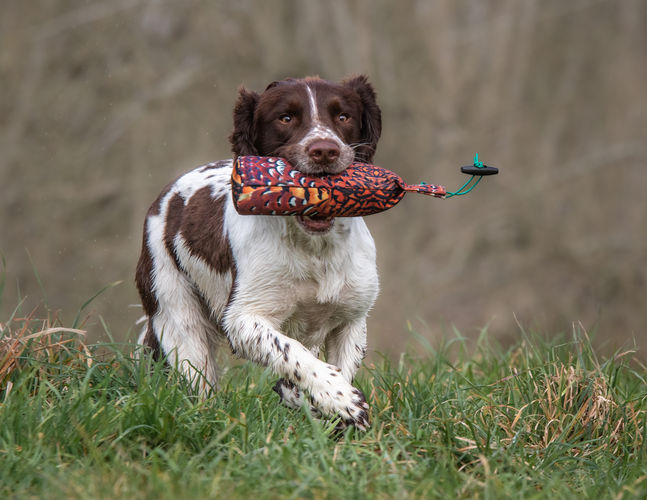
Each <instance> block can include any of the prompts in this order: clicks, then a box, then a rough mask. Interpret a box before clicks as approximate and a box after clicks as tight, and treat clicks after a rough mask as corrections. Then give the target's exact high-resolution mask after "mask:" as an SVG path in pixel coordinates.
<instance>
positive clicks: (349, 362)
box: [326, 318, 366, 383]
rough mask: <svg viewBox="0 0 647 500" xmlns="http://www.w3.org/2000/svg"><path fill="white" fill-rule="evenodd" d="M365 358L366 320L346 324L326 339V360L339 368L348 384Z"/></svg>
mask: <svg viewBox="0 0 647 500" xmlns="http://www.w3.org/2000/svg"><path fill="white" fill-rule="evenodd" d="M365 356H366V318H361V319H358V320H357V321H354V322H351V323H348V324H347V325H344V326H342V327H340V328H338V329H337V330H335V331H334V332H332V333H331V334H330V336H329V337H328V338H327V339H326V359H327V361H328V362H329V363H330V364H332V365H335V366H337V367H339V368H340V369H341V373H342V375H343V376H344V377H345V378H346V380H348V381H349V382H350V383H352V382H353V379H354V378H355V374H356V373H357V370H358V369H359V367H360V365H361V364H362V360H363V359H364V357H365Z"/></svg>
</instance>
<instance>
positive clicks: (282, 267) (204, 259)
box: [136, 76, 381, 429]
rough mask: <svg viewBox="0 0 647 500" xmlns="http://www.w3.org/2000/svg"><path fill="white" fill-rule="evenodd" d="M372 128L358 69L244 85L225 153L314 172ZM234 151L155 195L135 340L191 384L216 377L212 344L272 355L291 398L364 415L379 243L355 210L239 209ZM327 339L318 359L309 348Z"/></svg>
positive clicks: (341, 158)
mask: <svg viewBox="0 0 647 500" xmlns="http://www.w3.org/2000/svg"><path fill="white" fill-rule="evenodd" d="M380 132H381V114H380V109H379V107H378V105H377V103H376V100H375V92H374V90H373V88H372V86H371V85H370V83H368V80H367V79H366V77H365V76H358V77H354V78H351V79H349V80H346V81H344V82H342V83H339V84H337V83H332V82H328V81H325V80H322V79H319V78H305V79H298V80H296V79H288V80H283V81H280V82H274V83H272V84H270V85H269V86H268V87H267V88H266V89H265V91H264V92H263V93H262V94H257V93H255V92H250V91H248V90H246V89H244V88H241V89H240V92H239V96H238V100H237V102H236V105H235V108H234V130H233V132H232V134H231V136H230V140H231V144H232V149H233V152H234V155H235V156H242V155H262V156H281V157H284V158H286V159H287V160H288V161H289V162H290V163H292V164H293V165H294V166H295V167H296V168H298V169H299V170H300V171H302V172H304V173H307V174H311V175H323V174H332V173H338V172H341V171H343V170H344V169H346V168H347V167H348V166H349V165H350V164H351V163H352V162H353V161H365V162H370V161H371V160H372V158H373V154H374V152H375V147H376V145H377V141H378V139H379V137H380ZM231 169H232V160H225V161H219V162H216V163H209V164H208V165H204V166H201V167H198V168H197V169H195V170H192V171H191V172H188V173H187V174H185V175H183V176H181V177H180V178H179V179H177V180H176V181H175V182H173V183H172V184H170V185H169V186H167V187H166V189H164V191H163V192H162V193H161V194H160V196H159V197H158V198H157V200H155V202H154V203H153V205H152V206H151V208H150V210H149V211H148V215H147V217H146V223H145V227H144V239H143V248H142V253H141V257H140V259H139V264H138V267H137V278H136V281H137V287H138V289H139V293H140V295H141V299H142V304H143V307H144V311H145V313H146V326H145V327H144V329H143V331H142V334H141V336H140V338H139V342H140V343H141V344H144V345H147V346H149V347H150V348H151V349H152V350H153V353H154V355H155V356H156V357H159V356H162V355H164V356H167V359H168V360H169V362H170V363H172V364H177V366H178V367H179V368H180V369H181V370H182V372H183V373H185V375H186V376H187V377H189V379H191V380H192V382H193V383H195V384H196V385H197V386H198V387H199V388H200V390H201V391H203V392H204V391H206V390H207V389H209V388H213V387H215V386H216V383H217V380H216V379H217V366H216V362H215V360H216V350H217V348H218V345H219V344H220V343H221V340H222V339H225V338H226V339H227V340H228V342H229V345H230V346H231V349H232V351H233V352H234V353H235V354H236V355H237V356H240V357H243V358H246V359H249V360H252V361H255V362H257V363H260V364H261V365H263V366H269V367H271V369H272V370H273V371H274V373H276V374H277V375H278V376H280V377H281V379H280V380H279V381H278V382H277V384H276V386H275V387H274V389H275V390H276V391H277V392H278V393H279V395H280V396H281V398H282V400H283V402H284V403H285V404H287V405H288V406H291V407H299V406H300V405H302V404H303V403H304V401H306V400H305V399H304V393H307V394H308V395H309V399H308V400H307V401H309V402H310V403H311V405H312V408H313V409H314V410H316V411H318V412H320V413H321V414H323V415H325V416H334V415H339V416H340V417H341V418H342V420H343V421H344V422H345V423H347V424H350V425H354V426H356V427H358V428H361V429H364V428H366V427H367V426H368V425H369V421H368V405H367V404H366V399H365V397H364V395H363V394H362V392H361V391H359V390H358V389H356V388H355V387H353V385H352V382H353V377H354V376H355V373H356V371H357V369H358V368H359V366H360V363H361V361H362V359H363V358H364V355H365V353H366V317H367V314H368V312H369V310H370V309H371V307H372V306H373V303H374V301H375V298H376V296H377V293H378V276H377V270H376V265H375V245H374V243H373V238H372V237H371V235H370V233H369V231H368V229H367V227H366V225H365V223H364V221H363V219H361V218H359V217H353V218H340V219H323V220H322V219H310V218H308V217H304V216H299V217H272V216H241V215H239V214H238V213H237V212H236V210H235V209H234V206H233V202H232V197H231V186H230V177H231ZM321 347H325V350H326V360H327V362H324V361H322V360H320V359H319V350H320V348H321Z"/></svg>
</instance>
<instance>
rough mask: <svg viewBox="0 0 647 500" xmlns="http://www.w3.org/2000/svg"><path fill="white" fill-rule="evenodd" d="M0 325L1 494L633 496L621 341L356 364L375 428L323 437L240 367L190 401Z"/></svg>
mask: <svg viewBox="0 0 647 500" xmlns="http://www.w3.org/2000/svg"><path fill="white" fill-rule="evenodd" d="M0 328H1V330H2V333H1V334H0V497H3V498H23V497H45V498H120V497H125V498H128V497H136V498H187V499H188V498H209V497H219V498H227V497H234V498H249V497H255V498H259V499H260V498H367V497H368V498H373V497H377V498H406V497H411V498H474V497H478V498H569V497H573V498H575V497H577V498H581V497H588V498H623V497H624V498H635V497H645V496H647V460H646V450H645V440H644V437H645V419H646V412H645V410H646V409H647V408H646V407H647V403H646V402H645V396H646V395H647V386H646V385H645V380H644V377H645V375H646V374H647V370H646V369H645V367H644V366H642V365H641V364H640V363H638V362H637V361H636V360H635V359H634V355H633V353H632V352H629V353H626V354H622V353H619V354H618V355H616V356H614V357H612V358H611V359H608V360H598V359H597V357H596V355H595V353H594V351H593V349H592V347H591V344H590V342H589V340H588V338H587V336H586V335H585V334H584V333H583V332H577V331H576V332H575V333H574V335H573V337H572V338H571V339H569V340H568V341H562V342H561V343H557V342H554V341H553V342H544V341H542V340H540V339H539V338H533V337H531V336H529V335H525V334H523V333H522V334H521V335H520V341H519V344H518V345H516V346H513V347H511V348H508V349H503V348H501V347H498V346H496V345H491V343H490V341H489V340H488V337H487V336H486V335H483V336H482V337H481V339H480V340H479V341H478V342H477V343H476V345H475V346H471V347H470V348H469V349H468V348H467V346H468V343H467V341H464V340H462V339H460V338H457V339H455V340H453V341H451V342H448V343H447V345H445V346H443V347H442V348H439V349H436V350H434V349H432V348H430V347H425V348H423V349H422V351H424V352H423V353H422V354H419V355H417V356H415V357H414V356H406V355H403V356H402V357H401V359H400V361H399V362H398V363H395V364H393V363H390V362H389V361H388V360H387V359H384V360H383V361H381V362H379V363H377V364H369V365H368V366H366V367H364V368H363V369H362V371H361V373H360V376H359V380H358V385H359V387H360V388H361V389H362V390H363V391H364V393H365V394H366V395H367V397H368V400H369V403H370V404H371V418H372V427H371V429H370V430H369V431H368V432H365V433H360V432H356V431H355V430H353V429H349V430H347V431H346V432H345V433H344V434H343V435H342V436H341V437H339V438H337V439H335V438H334V437H332V436H331V435H330V432H331V430H332V429H333V427H334V424H335V423H334V422H327V421H318V420H315V419H313V418H311V417H310V415H309V414H308V412H307V411H306V410H305V409H304V410H302V411H291V410H289V409H287V408H284V407H282V406H281V405H279V404H278V397H277V396H276V395H275V394H274V393H273V392H272V391H271V390H270V388H271V386H272V384H273V382H274V381H275V380H274V377H273V376H272V375H271V374H270V373H268V372H267V371H266V370H263V369H261V368H258V367H255V366H253V365H251V364H238V365H233V366H231V367H230V368H229V369H228V370H227V371H226V372H225V373H224V374H223V377H222V379H221V391H220V392H218V394H216V395H215V396H213V397H212V398H209V399H207V400H201V399H200V398H197V397H195V396H191V395H190V394H189V391H187V387H186V385H185V383H184V381H183V380H182V379H181V378H180V377H178V376H177V374H176V373H174V372H173V371H172V370H167V369H165V368H164V366H163V365H162V364H160V363H155V362H153V361H152V360H150V359H144V360H143V361H142V362H140V363H136V362H134V361H133V360H132V358H131V353H130V352H128V351H129V349H128V347H127V346H123V345H109V344H102V345H90V346H86V345H85V344H84V343H83V341H82V340H83V338H82V336H81V335H80V334H78V333H75V332H72V331H69V330H66V329H63V328H62V327H61V325H60V324H58V322H57V321H56V320H54V319H50V320H46V321H37V320H35V319H33V318H23V319H21V318H12V319H11V320H10V321H8V322H6V323H4V324H2V325H0ZM450 353H451V355H450Z"/></svg>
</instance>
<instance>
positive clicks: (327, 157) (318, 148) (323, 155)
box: [308, 139, 340, 165]
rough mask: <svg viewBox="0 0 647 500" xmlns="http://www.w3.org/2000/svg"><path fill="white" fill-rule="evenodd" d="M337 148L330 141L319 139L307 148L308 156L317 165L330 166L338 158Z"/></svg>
mask: <svg viewBox="0 0 647 500" xmlns="http://www.w3.org/2000/svg"><path fill="white" fill-rule="evenodd" d="M339 154H340V151H339V146H337V144H336V143H334V142H333V141H331V140H328V139H320V140H317V141H314V142H313V143H312V144H310V145H309V146H308V156H309V157H310V159H311V160H312V161H313V162H315V163H317V164H324V165H325V164H330V163H333V162H334V161H335V160H337V158H339Z"/></svg>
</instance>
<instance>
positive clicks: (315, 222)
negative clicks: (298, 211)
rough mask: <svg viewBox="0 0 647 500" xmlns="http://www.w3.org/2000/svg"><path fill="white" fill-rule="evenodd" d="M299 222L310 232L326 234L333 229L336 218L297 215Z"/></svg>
mask: <svg viewBox="0 0 647 500" xmlns="http://www.w3.org/2000/svg"><path fill="white" fill-rule="evenodd" d="M297 222H298V223H299V224H300V225H301V227H302V228H303V229H305V230H306V232H308V233H312V234H324V233H327V232H328V231H330V230H331V229H332V227H333V226H334V225H335V218H334V217H329V218H327V219H313V218H312V217H307V216H305V215H297Z"/></svg>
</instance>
